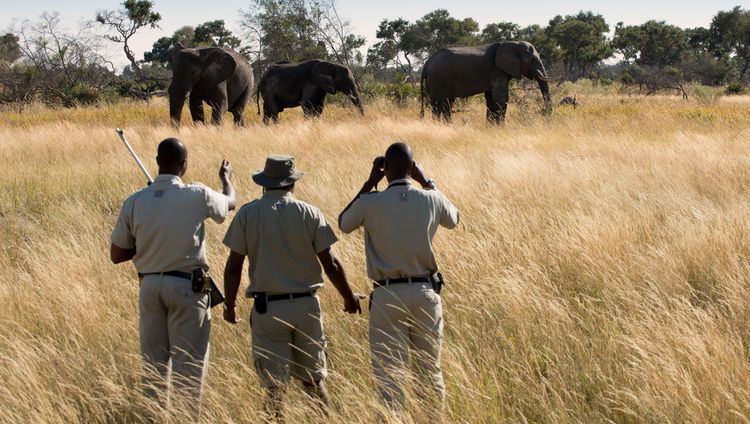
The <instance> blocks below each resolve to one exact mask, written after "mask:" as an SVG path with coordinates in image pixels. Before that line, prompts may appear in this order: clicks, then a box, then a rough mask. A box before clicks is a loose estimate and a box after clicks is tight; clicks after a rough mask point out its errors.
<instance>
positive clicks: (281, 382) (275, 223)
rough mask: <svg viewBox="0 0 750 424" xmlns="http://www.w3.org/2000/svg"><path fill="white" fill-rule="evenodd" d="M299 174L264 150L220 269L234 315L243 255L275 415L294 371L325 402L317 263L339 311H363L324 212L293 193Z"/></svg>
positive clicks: (289, 160) (290, 162) (258, 358)
mask: <svg viewBox="0 0 750 424" xmlns="http://www.w3.org/2000/svg"><path fill="white" fill-rule="evenodd" d="M303 175H304V173H303V172H301V171H297V170H296V168H295V161H294V158H293V157H291V156H278V155H274V156H269V157H268V159H267V160H266V164H265V168H264V169H263V170H262V171H256V172H255V173H254V174H253V181H255V182H256V183H257V184H258V185H260V186H262V187H263V196H262V197H261V198H260V199H257V200H254V201H252V202H250V203H248V204H246V205H244V206H243V207H242V208H241V209H240V210H239V212H237V215H236V216H235V217H234V219H233V220H232V224H231V225H230V226H229V229H228V230H227V233H226V236H225V237H224V244H225V245H226V246H227V247H229V248H230V249H231V252H230V254H229V258H228V259H227V264H226V268H225V271H224V284H225V289H226V301H225V307H226V309H225V311H224V319H225V320H227V321H228V322H230V323H233V324H234V323H237V322H238V320H237V318H236V315H235V299H236V297H237V291H238V289H239V285H240V280H241V278H242V265H243V262H244V260H245V257H247V258H248V259H249V262H250V264H249V266H248V276H249V278H250V285H249V286H248V287H247V290H246V294H247V297H252V298H253V299H254V305H253V306H254V307H253V310H252V312H251V314H250V324H251V333H252V349H253V362H254V364H255V369H256V371H257V372H258V376H259V377H260V379H261V381H262V382H263V383H264V385H265V386H266V388H267V389H268V393H269V400H270V408H271V413H272V414H274V415H275V416H276V417H280V415H281V407H282V404H283V398H284V393H285V389H286V386H287V385H288V383H289V381H290V379H291V377H294V378H296V379H297V380H299V381H301V382H302V384H303V387H304V389H305V391H306V392H307V393H308V395H310V396H311V397H313V398H314V399H316V400H317V401H319V402H320V404H322V405H327V404H328V394H327V391H326V387H325V384H324V382H323V380H324V378H325V377H326V375H327V368H326V354H325V337H324V334H323V317H322V313H321V308H320V301H319V299H318V297H317V294H316V291H317V290H318V289H319V288H321V287H322V286H323V276H322V275H321V264H322V265H323V270H324V271H325V273H326V275H327V276H328V278H329V279H330V280H331V282H332V283H333V285H334V287H336V289H338V291H339V293H340V294H341V296H342V297H343V299H344V311H346V312H348V313H350V314H353V313H361V309H360V306H359V299H360V297H363V296H360V295H355V294H354V293H353V292H352V290H351V288H350V286H349V283H348V282H347V279H346V275H345V273H344V268H343V266H342V265H341V262H339V260H338V258H337V257H336V255H335V254H334V253H333V249H332V248H331V246H332V245H333V244H334V243H335V242H336V241H337V239H336V236H335V235H334V234H333V231H332V230H331V227H330V226H329V225H328V223H327V222H326V220H325V217H324V216H323V213H322V212H321V211H320V210H319V209H318V208H316V207H315V206H312V205H310V204H307V203H305V202H302V201H299V200H297V199H296V198H295V197H294V195H293V192H294V185H295V182H296V181H297V180H299V179H300V178H301V177H302V176H303Z"/></svg>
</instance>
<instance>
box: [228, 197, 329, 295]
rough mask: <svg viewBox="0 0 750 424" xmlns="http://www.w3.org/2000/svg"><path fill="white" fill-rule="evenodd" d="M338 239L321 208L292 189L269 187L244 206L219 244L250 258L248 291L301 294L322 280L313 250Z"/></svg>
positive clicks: (321, 282) (315, 251) (322, 249)
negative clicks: (300, 196)
mask: <svg viewBox="0 0 750 424" xmlns="http://www.w3.org/2000/svg"><path fill="white" fill-rule="evenodd" d="M337 240H338V239H337V238H336V235H335V234H334V233H333V230H332V229H331V227H330V226H329V225H328V224H327V223H326V219H325V217H324V216H323V213H322V212H321V211H320V209H318V208H316V207H315V206H312V205H310V204H307V203H305V202H301V201H299V200H297V199H295V198H294V196H293V195H292V193H291V192H288V191H282V190H268V191H266V192H265V193H264V194H263V197H261V198H260V199H257V200H255V201H252V202H250V203H248V204H246V205H244V206H243V207H242V208H241V209H240V211H239V212H237V215H235V217H234V219H233V220H232V224H231V225H230V226H229V229H228V230H227V234H226V236H224V244H225V245H226V246H227V247H228V248H230V249H232V251H234V252H237V253H239V254H242V255H246V256H247V257H248V259H249V261H250V264H249V266H248V276H249V277H250V285H249V286H248V288H247V294H248V295H249V294H250V293H252V292H266V293H269V294H280V293H300V292H304V291H309V290H311V289H314V288H318V287H321V286H322V285H323V276H322V274H321V267H320V262H319V261H318V257H317V256H316V254H317V253H320V252H322V251H324V250H326V249H328V248H329V247H331V246H332V245H333V244H334V243H335V242H336V241H337Z"/></svg>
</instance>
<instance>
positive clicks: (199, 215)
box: [110, 138, 237, 419]
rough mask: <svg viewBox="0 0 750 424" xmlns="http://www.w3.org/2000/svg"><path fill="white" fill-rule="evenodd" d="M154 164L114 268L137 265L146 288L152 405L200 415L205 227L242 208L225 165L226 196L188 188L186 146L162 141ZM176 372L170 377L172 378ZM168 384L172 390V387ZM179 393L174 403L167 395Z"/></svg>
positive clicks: (143, 324)
mask: <svg viewBox="0 0 750 424" xmlns="http://www.w3.org/2000/svg"><path fill="white" fill-rule="evenodd" d="M156 162H157V163H158V164H159V175H158V176H157V177H156V180H155V181H154V182H153V184H151V185H150V186H148V187H146V188H144V189H142V190H139V191H137V192H136V193H134V194H133V195H131V196H130V197H129V198H128V199H127V200H125V203H124V204H123V206H122V210H121V212H120V216H119V217H118V219H117V223H116V224H115V228H114V230H113V231H112V244H111V247H110V257H111V259H112V262H114V263H116V264H117V263H121V262H126V261H129V260H131V259H132V260H133V263H134V264H135V268H136V270H137V271H138V275H139V276H140V278H141V282H140V293H139V303H140V339H141V355H142V359H143V365H144V371H145V372H144V375H143V379H142V380H143V381H142V382H143V385H144V392H145V395H146V396H147V397H150V398H154V399H156V400H158V401H159V402H160V403H162V405H166V404H167V403H168V402H167V401H168V400H170V401H172V402H171V403H176V402H174V401H177V403H183V404H182V405H176V406H180V407H184V408H186V409H188V410H191V409H192V411H191V412H192V413H193V414H194V415H195V418H196V419H197V418H198V417H199V415H200V405H201V394H202V389H203V381H204V378H205V374H206V369H207V367H208V352H209V335H210V333H211V310H210V308H209V299H208V295H207V294H206V293H205V292H204V291H197V292H196V291H195V290H194V288H193V284H192V281H191V279H192V273H193V271H196V270H198V271H200V269H203V270H207V269H208V261H207V259H206V247H205V244H204V239H205V227H204V221H205V220H206V219H207V218H211V219H212V220H213V221H215V222H218V223H221V222H223V221H224V219H225V218H226V217H227V214H228V213H229V211H230V210H232V209H234V208H235V204H236V202H237V200H236V197H235V192H234V187H233V185H232V183H231V175H232V167H231V165H230V164H229V162H228V161H226V160H225V161H222V164H221V168H220V169H219V177H220V178H221V182H222V185H223V192H222V193H217V192H215V191H213V190H211V189H210V188H208V187H206V186H204V185H202V184H184V183H183V182H182V180H181V177H182V176H183V175H185V172H186V171H187V164H188V152H187V148H186V147H185V145H184V144H183V143H182V142H181V141H180V140H178V139H176V138H168V139H166V140H164V141H162V142H161V143H160V144H159V147H158V153H157V157H156ZM170 368H171V370H170ZM168 377H170V379H171V384H170V383H169V382H168V381H167V378H168ZM170 386H171V387H172V388H173V389H175V392H176V393H175V394H177V395H179V396H176V398H175V397H174V396H173V397H172V399H170V396H169V394H168V392H167V389H168V388H169V387H170Z"/></svg>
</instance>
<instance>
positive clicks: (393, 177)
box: [385, 175, 409, 184]
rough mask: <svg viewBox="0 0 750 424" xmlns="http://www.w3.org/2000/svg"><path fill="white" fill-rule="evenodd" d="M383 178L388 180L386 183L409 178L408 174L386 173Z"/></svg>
mask: <svg viewBox="0 0 750 424" xmlns="http://www.w3.org/2000/svg"><path fill="white" fill-rule="evenodd" d="M385 178H386V179H387V180H388V184H390V183H392V182H394V181H399V180H406V179H408V178H409V176H408V175H402V176H390V175H386V177H385Z"/></svg>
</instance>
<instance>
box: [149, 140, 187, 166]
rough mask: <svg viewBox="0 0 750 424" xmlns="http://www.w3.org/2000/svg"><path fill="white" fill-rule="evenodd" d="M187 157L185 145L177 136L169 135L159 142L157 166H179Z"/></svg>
mask: <svg viewBox="0 0 750 424" xmlns="http://www.w3.org/2000/svg"><path fill="white" fill-rule="evenodd" d="M185 159H187V147H185V145H184V144H183V143H182V141H180V140H179V139H177V138H174V137H170V138H167V139H164V140H163V141H162V142H161V143H159V147H158V149H157V151H156V160H157V162H159V166H165V167H175V166H180V164H182V162H184V161H185Z"/></svg>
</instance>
